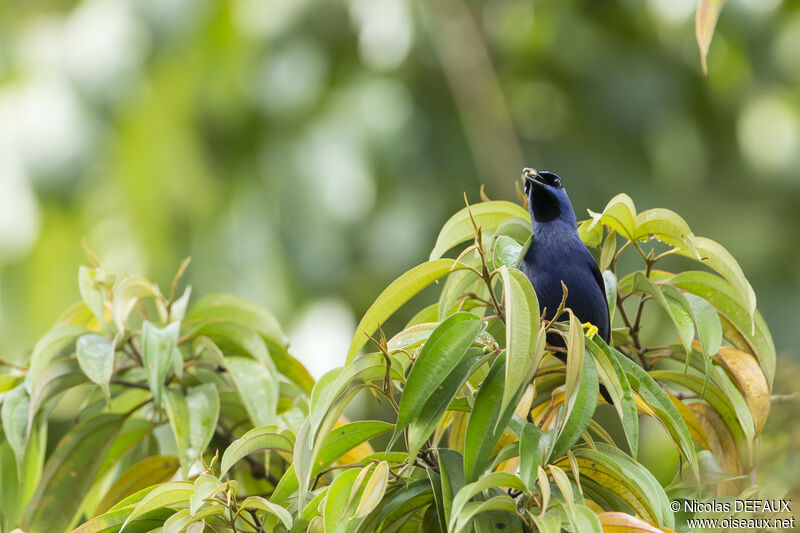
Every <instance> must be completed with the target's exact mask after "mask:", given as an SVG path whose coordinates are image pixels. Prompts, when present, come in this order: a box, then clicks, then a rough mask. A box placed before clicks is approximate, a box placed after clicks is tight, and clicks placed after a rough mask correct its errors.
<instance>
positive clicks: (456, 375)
mask: <svg viewBox="0 0 800 533" xmlns="http://www.w3.org/2000/svg"><path fill="white" fill-rule="evenodd" d="M481 355H482V350H480V349H478V348H471V349H470V350H469V351H468V352H467V354H466V356H465V357H464V358H463V359H462V360H461V361H460V362H459V363H458V366H456V368H454V369H453V371H452V372H450V374H448V375H447V377H446V378H445V380H444V381H443V382H442V383H441V384H440V385H439V386H438V387H436V390H435V391H434V392H433V393H432V394H431V395H430V396H428V397H426V400H427V401H426V402H425V405H423V406H422V408H421V409H420V410H419V412H418V413H417V415H416V416H414V418H413V420H411V422H410V423H409V426H408V458H409V460H413V458H414V457H416V455H417V452H419V450H420V449H421V448H422V446H423V445H424V444H425V441H426V440H427V439H428V437H430V436H431V434H432V433H433V432H434V430H435V429H436V426H437V425H438V424H439V422H440V421H441V418H442V416H443V415H444V413H445V411H446V410H447V409H448V406H449V405H450V402H451V401H452V399H453V397H454V396H455V395H456V394H457V393H458V391H459V390H460V389H461V387H462V386H463V385H464V383H465V382H466V381H467V378H468V377H469V375H470V374H471V373H472V372H473V371H474V370H475V367H476V365H477V364H483V359H482V358H481Z"/></svg>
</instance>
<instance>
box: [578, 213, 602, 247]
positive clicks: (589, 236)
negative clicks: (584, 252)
mask: <svg viewBox="0 0 800 533" xmlns="http://www.w3.org/2000/svg"><path fill="white" fill-rule="evenodd" d="M578 237H580V238H581V241H583V244H585V245H586V246H588V247H589V248H596V247H597V246H600V243H601V242H603V225H602V224H597V223H596V222H595V220H594V219H591V218H590V219H589V220H584V221H583V222H581V223H580V225H579V226H578Z"/></svg>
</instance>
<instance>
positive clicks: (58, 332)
mask: <svg viewBox="0 0 800 533" xmlns="http://www.w3.org/2000/svg"><path fill="white" fill-rule="evenodd" d="M85 331H86V329H85V328H83V327H82V326H76V325H74V324H67V325H63V326H56V327H54V328H53V329H51V330H50V331H48V332H47V333H45V334H44V335H43V336H42V338H40V339H39V341H38V342H37V343H36V345H35V346H34V347H33V353H32V354H31V362H30V365H29V366H28V373H27V374H26V375H25V389H26V390H27V391H28V394H31V393H32V392H33V388H34V386H35V384H36V382H37V381H38V380H39V377H40V376H41V374H42V373H43V372H44V370H45V368H47V366H48V365H49V363H50V361H52V360H53V359H55V358H56V357H58V356H59V355H60V354H61V352H62V351H63V350H64V348H66V347H67V346H68V345H69V344H71V343H72V342H73V341H74V340H75V339H76V338H77V337H78V336H79V335H80V334H82V333H84V332H85Z"/></svg>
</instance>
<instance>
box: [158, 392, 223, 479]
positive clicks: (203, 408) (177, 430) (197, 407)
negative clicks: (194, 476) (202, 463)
mask: <svg viewBox="0 0 800 533" xmlns="http://www.w3.org/2000/svg"><path fill="white" fill-rule="evenodd" d="M166 407H167V416H168V417H169V422H170V426H172V432H173V434H174V435H175V442H176V443H177V445H178V456H179V457H180V459H181V470H182V472H183V476H184V477H186V476H187V474H188V473H189V468H191V466H192V465H193V464H194V463H195V461H197V459H198V458H199V457H200V454H202V453H203V451H204V450H205V449H206V446H208V443H209V442H211V437H213V436H214V429H215V428H216V427H217V419H218V418H219V393H218V392H217V387H215V386H214V385H212V384H210V383H206V384H205V385H198V386H196V387H192V388H191V389H189V390H188V391H187V392H186V393H185V394H184V392H183V391H181V390H179V389H167V391H166Z"/></svg>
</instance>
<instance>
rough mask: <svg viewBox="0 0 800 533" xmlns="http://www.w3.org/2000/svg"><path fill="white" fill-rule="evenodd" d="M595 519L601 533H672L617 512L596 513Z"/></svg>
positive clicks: (666, 529) (669, 530) (667, 529)
mask: <svg viewBox="0 0 800 533" xmlns="http://www.w3.org/2000/svg"><path fill="white" fill-rule="evenodd" d="M597 517H598V518H599V519H600V524H602V526H603V533H662V532H664V533H674V532H673V531H672V530H671V529H669V528H659V527H656V526H654V525H653V524H651V523H650V522H646V521H644V520H642V519H641V518H637V517H635V516H632V515H629V514H628V513H622V512H619V511H610V512H605V513H598V514H597Z"/></svg>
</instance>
